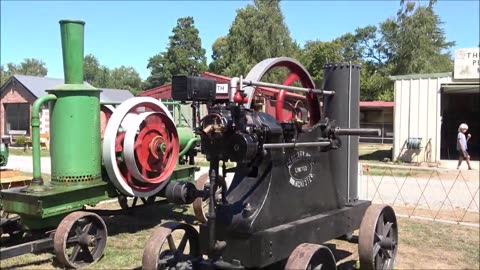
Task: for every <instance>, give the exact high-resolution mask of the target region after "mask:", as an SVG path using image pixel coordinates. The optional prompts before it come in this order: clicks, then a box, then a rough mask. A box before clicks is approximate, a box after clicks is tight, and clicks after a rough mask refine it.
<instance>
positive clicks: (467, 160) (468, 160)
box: [465, 155, 472, 170]
mask: <svg viewBox="0 0 480 270" xmlns="http://www.w3.org/2000/svg"><path fill="white" fill-rule="evenodd" d="M465 161H466V162H467V165H468V169H469V170H471V169H472V166H470V155H467V157H466V158H465Z"/></svg>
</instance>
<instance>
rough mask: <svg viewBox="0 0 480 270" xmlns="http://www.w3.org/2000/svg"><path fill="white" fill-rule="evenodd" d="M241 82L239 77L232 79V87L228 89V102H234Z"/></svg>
mask: <svg viewBox="0 0 480 270" xmlns="http://www.w3.org/2000/svg"><path fill="white" fill-rule="evenodd" d="M239 81H240V78H238V77H233V78H232V79H230V87H229V88H228V100H229V101H230V102H233V95H234V94H235V92H236V91H237V85H238V82H239ZM240 88H242V86H240Z"/></svg>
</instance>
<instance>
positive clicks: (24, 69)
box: [1, 58, 48, 85]
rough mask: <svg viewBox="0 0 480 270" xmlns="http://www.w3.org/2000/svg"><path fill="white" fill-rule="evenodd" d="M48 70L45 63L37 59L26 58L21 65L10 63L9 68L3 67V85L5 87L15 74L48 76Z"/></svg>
mask: <svg viewBox="0 0 480 270" xmlns="http://www.w3.org/2000/svg"><path fill="white" fill-rule="evenodd" d="M47 73H48V69H47V67H46V65H45V62H43V61H42V60H39V59H35V58H25V59H24V60H23V61H22V62H21V63H20V64H14V63H8V64H7V68H6V70H5V67H4V66H3V65H2V66H1V84H2V85H3V84H4V83H5V82H6V81H7V80H8V79H9V78H10V77H11V76H13V75H14V74H21V75H31V76H40V77H45V76H47Z"/></svg>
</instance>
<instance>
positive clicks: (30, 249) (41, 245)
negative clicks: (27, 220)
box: [0, 237, 53, 260]
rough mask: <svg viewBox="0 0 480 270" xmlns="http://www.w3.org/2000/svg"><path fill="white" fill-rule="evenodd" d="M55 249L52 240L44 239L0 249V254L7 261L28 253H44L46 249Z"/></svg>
mask: <svg viewBox="0 0 480 270" xmlns="http://www.w3.org/2000/svg"><path fill="white" fill-rule="evenodd" d="M52 247H53V239H52V238H50V237H49V238H44V239H40V240H35V241H31V242H27V243H23V244H19V245H15V246H11V247H5V248H1V249H0V253H1V254H2V256H1V260H6V259H9V258H13V257H17V256H20V255H24V254H28V253H35V252H39V251H43V250H46V249H51V248H52Z"/></svg>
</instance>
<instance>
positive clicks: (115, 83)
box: [110, 66, 142, 94]
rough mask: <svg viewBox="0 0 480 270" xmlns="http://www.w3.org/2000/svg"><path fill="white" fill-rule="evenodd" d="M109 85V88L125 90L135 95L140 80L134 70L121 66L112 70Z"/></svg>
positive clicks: (140, 82)
mask: <svg viewBox="0 0 480 270" xmlns="http://www.w3.org/2000/svg"><path fill="white" fill-rule="evenodd" d="M110 85H111V88H115V89H127V90H130V92H132V93H133V94H137V93H138V91H139V90H140V87H141V86H142V79H141V78H140V75H139V74H138V72H137V71H136V70H135V69H134V68H132V67H126V66H121V67H119V68H114V69H113V70H112V72H111V84H110Z"/></svg>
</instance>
